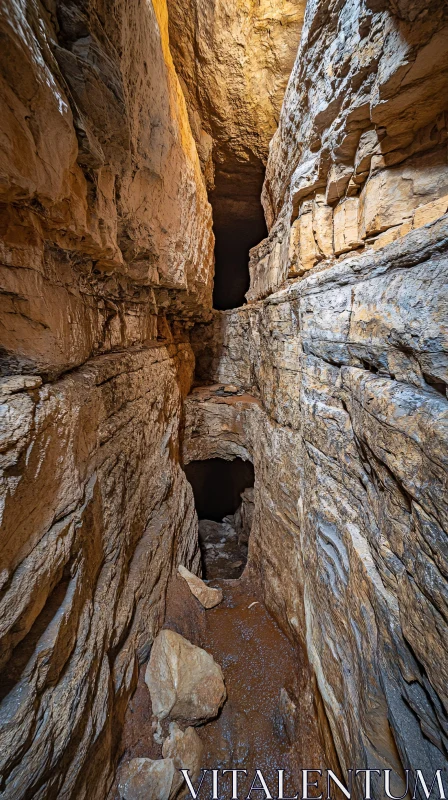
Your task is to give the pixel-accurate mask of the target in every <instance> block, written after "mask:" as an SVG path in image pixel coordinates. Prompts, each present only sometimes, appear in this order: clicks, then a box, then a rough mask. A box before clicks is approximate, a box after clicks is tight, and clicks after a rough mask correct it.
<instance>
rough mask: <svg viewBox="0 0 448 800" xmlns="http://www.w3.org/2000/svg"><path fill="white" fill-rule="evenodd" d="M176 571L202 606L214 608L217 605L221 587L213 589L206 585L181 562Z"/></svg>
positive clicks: (220, 596)
mask: <svg viewBox="0 0 448 800" xmlns="http://www.w3.org/2000/svg"><path fill="white" fill-rule="evenodd" d="M177 571H178V573H179V575H180V576H181V577H182V578H183V579H184V580H185V581H186V582H187V583H188V586H189V589H190V591H191V592H192V594H194V596H195V597H196V598H197V599H198V600H199V602H200V603H201V605H202V606H204V608H214V607H215V606H217V605H219V603H220V602H221V600H222V589H213V588H212V587H211V586H207V584H205V583H204V581H203V580H201V578H198V576H197V575H194V574H193V573H192V572H190V570H188V569H187V568H186V567H184V566H183V564H179V567H178V570H177Z"/></svg>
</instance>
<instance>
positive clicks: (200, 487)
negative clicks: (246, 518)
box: [185, 458, 254, 522]
mask: <svg viewBox="0 0 448 800" xmlns="http://www.w3.org/2000/svg"><path fill="white" fill-rule="evenodd" d="M185 473H186V476H187V478H188V480H189V481H190V483H191V485H192V487H193V494H194V500H195V504H196V511H197V513H198V517H199V519H211V520H215V522H220V521H221V520H222V519H223V518H224V517H225V516H226V515H228V514H234V513H235V511H236V510H237V508H238V506H239V505H240V503H241V497H240V495H241V492H243V491H244V489H248V488H249V487H250V486H253V485H254V468H253V465H252V464H251V463H250V461H243V460H242V459H241V458H235V459H234V460H233V461H224V459H222V458H210V459H208V460H206V461H191V462H190V463H189V464H187V465H186V467H185Z"/></svg>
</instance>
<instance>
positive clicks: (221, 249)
mask: <svg viewBox="0 0 448 800" xmlns="http://www.w3.org/2000/svg"><path fill="white" fill-rule="evenodd" d="M224 167H225V165H224ZM237 167H238V165H236V164H234V165H233V168H232V169H231V170H229V171H228V172H227V171H224V170H223V169H220V170H218V171H217V173H216V179H215V188H214V190H213V191H212V192H210V195H209V199H210V202H211V204H212V208H213V230H214V233H215V240H216V241H215V283H214V290H213V307H214V308H216V309H217V310H218V311H226V310H228V309H231V308H238V307H239V306H242V305H243V304H244V303H245V302H246V301H245V294H246V292H247V291H248V289H249V283H250V280H249V250H250V249H251V247H254V246H255V245H257V244H259V243H260V242H261V240H262V239H265V238H266V236H267V235H268V230H267V227H266V222H265V218H264V212H263V207H262V205H261V200H260V196H261V189H262V185H263V179H264V167H263V165H262V164H261V162H259V161H258V160H257V161H254V162H253V163H249V164H248V165H247V166H245V167H241V166H240V167H239V170H237Z"/></svg>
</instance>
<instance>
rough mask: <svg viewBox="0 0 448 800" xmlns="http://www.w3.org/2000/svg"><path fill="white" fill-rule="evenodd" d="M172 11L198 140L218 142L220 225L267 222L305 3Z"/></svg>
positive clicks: (176, 0)
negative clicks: (270, 179)
mask: <svg viewBox="0 0 448 800" xmlns="http://www.w3.org/2000/svg"><path fill="white" fill-rule="evenodd" d="M168 8H169V26H170V44H171V47H172V52H173V58H174V62H175V65H176V69H177V71H178V73H179V75H180V76H181V78H182V82H183V87H184V89H185V92H186V97H187V100H188V106H189V108H190V109H191V110H192V111H190V118H191V116H192V115H194V116H195V118H196V120H197V121H196V124H195V125H194V128H196V134H195V136H196V142H197V143H199V144H200V143H201V139H202V136H203V131H206V132H207V134H209V135H211V137H212V140H213V161H214V171H215V177H214V191H213V193H212V195H211V200H212V203H213V206H214V222H215V227H216V225H218V228H219V226H220V225H222V224H223V222H225V219H226V218H227V217H229V216H231V217H232V220H233V223H234V224H237V223H238V221H240V220H244V226H248V224H249V223H250V221H253V220H254V219H255V221H256V222H257V220H259V214H258V208H259V194H260V191H261V185H262V181H263V171H264V164H265V163H266V160H267V157H268V150H269V142H270V139H271V137H272V135H273V133H274V131H275V129H276V127H277V122H278V114H279V111H280V107H281V104H282V100H283V95H284V90H285V86H286V83H287V80H288V77H289V74H290V71H291V67H292V64H293V61H294V58H295V56H296V53H297V47H298V44H299V41H300V31H301V28H302V23H303V16H304V11H305V2H304V0H299V2H291V0H278V2H276V3H273V2H272V0H261V2H258V0H231V3H230V5H229V4H225V3H216V2H212V0H205V2H204V0H187V1H186V2H185V0H169V3H168ZM242 43H244V47H242ZM198 46H199V49H200V57H199V58H198V56H197V48H198ZM199 87H200V88H199ZM192 112H193V114H192ZM257 214H258V217H257ZM260 238H261V237H260Z"/></svg>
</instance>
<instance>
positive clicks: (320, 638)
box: [184, 215, 448, 769]
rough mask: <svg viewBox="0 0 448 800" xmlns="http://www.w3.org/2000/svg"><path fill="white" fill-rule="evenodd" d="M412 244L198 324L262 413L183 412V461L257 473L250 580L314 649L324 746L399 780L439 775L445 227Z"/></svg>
mask: <svg viewBox="0 0 448 800" xmlns="http://www.w3.org/2000/svg"><path fill="white" fill-rule="evenodd" d="M399 227H401V226H399ZM409 228H410V226H408V228H407V231H408V232H407V233H406V235H404V236H399V237H398V238H397V239H395V240H394V241H389V243H388V244H384V245H383V246H382V247H380V248H379V249H376V250H373V249H367V250H366V251H365V252H364V253H363V254H362V255H358V254H356V253H353V254H349V255H348V256H346V258H345V260H343V261H341V262H336V263H334V264H333V265H331V266H329V267H328V266H327V269H326V270H325V271H322V272H318V271H315V272H314V273H313V274H309V275H307V276H305V277H304V278H302V280H300V281H298V282H294V283H291V284H290V285H289V287H288V288H286V289H284V290H281V291H279V292H277V293H276V294H273V295H271V296H270V297H269V298H267V299H265V300H264V301H263V302H258V303H256V304H253V305H251V306H249V307H246V308H241V309H237V310H235V311H232V312H225V313H220V314H215V316H214V322H213V323H212V324H210V325H208V326H199V327H198V329H197V331H196V332H195V334H194V336H193V337H192V343H193V346H194V349H195V353H196V363H197V371H198V373H197V374H199V375H201V379H202V380H204V381H205V382H207V383H209V384H210V383H213V382H214V381H216V380H217V377H218V375H219V379H220V380H232V381H233V382H235V384H238V383H239V384H240V385H241V386H242V387H245V388H246V389H248V388H249V387H251V386H252V385H253V384H255V385H256V386H257V389H258V390H259V392H260V399H258V398H254V400H253V402H252V403H247V404H245V405H244V406H242V407H239V408H238V407H234V406H230V405H229V404H228V405H219V406H218V405H217V403H216V402H214V401H213V399H212V398H209V399H204V400H203V401H201V400H200V399H199V396H198V395H197V394H196V393H195V392H194V393H192V394H191V395H190V397H189V398H188V399H187V401H186V406H185V414H186V419H185V439H184V459H185V460H188V459H189V458H198V457H200V458H207V457H213V456H215V455H216V454H219V456H220V457H222V458H226V457H227V458H229V457H232V455H233V454H236V453H239V454H244V457H248V456H249V458H252V459H253V463H254V469H255V475H256V483H255V490H254V500H255V503H254V516H253V523H252V529H251V535H250V557H249V562H248V567H247V569H248V571H249V573H250V572H251V571H252V574H255V575H257V576H258V577H259V579H260V580H261V586H262V591H263V599H264V601H265V603H266V604H267V605H268V608H269V609H270V611H271V613H273V614H274V615H275V616H276V617H277V618H278V619H280V620H282V624H283V625H284V627H285V628H286V629H288V630H289V631H290V632H291V636H292V637H293V638H295V637H296V638H297V639H298V640H299V641H301V642H302V643H303V645H304V646H305V647H306V648H307V652H308V655H309V658H310V661H311V664H312V666H313V669H314V670H315V675H316V680H317V682H318V685H319V689H320V692H321V696H322V698H323V703H324V706H325V715H326V716H327V717H328V719H329V720H330V723H331V731H332V733H331V734H330V732H329V731H327V740H328V741H330V740H331V738H332V737H333V741H334V743H335V746H336V748H337V751H338V756H339V758H340V760H341V762H343V763H345V764H346V765H349V764H352V763H355V762H356V761H359V760H361V761H363V763H365V762H366V759H367V760H368V759H369V758H371V757H372V758H374V757H376V755H375V754H377V753H378V752H380V751H381V753H382V756H381V758H382V759H384V760H385V761H387V763H388V764H389V765H390V768H391V769H400V768H401V767H400V764H401V766H403V765H404V764H410V763H412V762H413V761H414V762H416V759H417V758H424V760H425V763H428V764H429V763H430V764H431V765H432V767H434V768H436V764H437V763H439V760H440V759H442V761H443V757H442V751H441V746H442V745H441V742H442V733H441V727H440V724H439V722H438V719H437V713H436V711H435V709H436V708H438V709H441V708H442V704H443V703H444V702H445V696H446V677H445V662H446V659H445V658H444V654H443V644H442V638H441V636H443V635H444V633H443V632H444V631H445V622H443V621H442V617H443V601H442V594H439V588H440V591H441V592H442V593H443V592H444V591H445V587H444V584H443V582H442V581H440V580H439V577H438V570H439V565H440V566H442V563H443V564H445V558H444V556H443V554H442V551H443V537H444V535H445V534H444V531H445V529H446V525H447V521H446V507H445V501H444V494H445V489H444V488H442V486H443V481H444V480H446V473H445V470H446V465H445V461H446V459H445V456H444V455H442V454H443V453H444V450H446V432H445V431H444V428H443V425H444V420H445V418H446V414H447V409H448V404H447V399H446V394H445V389H446V385H447V383H448V370H447V360H446V352H447V345H446V308H447V303H446V296H445V295H446V292H445V288H444V287H445V286H446V281H447V270H448V250H447V241H448V222H447V218H446V215H445V216H443V217H442V218H441V219H439V220H438V221H435V222H433V223H432V224H431V225H430V226H428V227H427V228H425V227H419V228H417V229H414V230H410V229H409ZM395 230H396V229H395ZM399 233H400V231H399ZM386 234H389V231H386V232H385V233H383V234H380V235H381V236H385V235H386ZM230 376H231V377H230ZM322 487H325V496H323V495H322ZM443 569H444V570H445V569H446V565H444V566H443ZM260 576H261V577H260ZM436 586H437V587H438V588H437V589H436ZM442 587H444V588H442ZM360 598H362V600H361V605H360ZM361 609H362V610H361ZM347 620H348V621H349V624H348V625H347ZM305 632H306V636H305ZM341 664H344V668H343V669H342V668H341ZM411 676H412V679H411ZM424 697H426V698H431V701H429V699H427V700H423V698H424ZM410 708H412V711H410ZM372 709H374V711H372ZM321 719H322V722H323V724H324V725H325V719H324V716H323V717H322V718H321ZM360 732H361V735H360ZM366 737H367V738H366ZM397 742H398V745H397ZM423 753H424V754H425V755H424V756H423V755H421V754H423ZM383 763H384V761H383ZM422 763H423V762H422ZM441 763H442V762H441ZM443 763H445V762H443ZM432 767H431V768H432Z"/></svg>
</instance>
